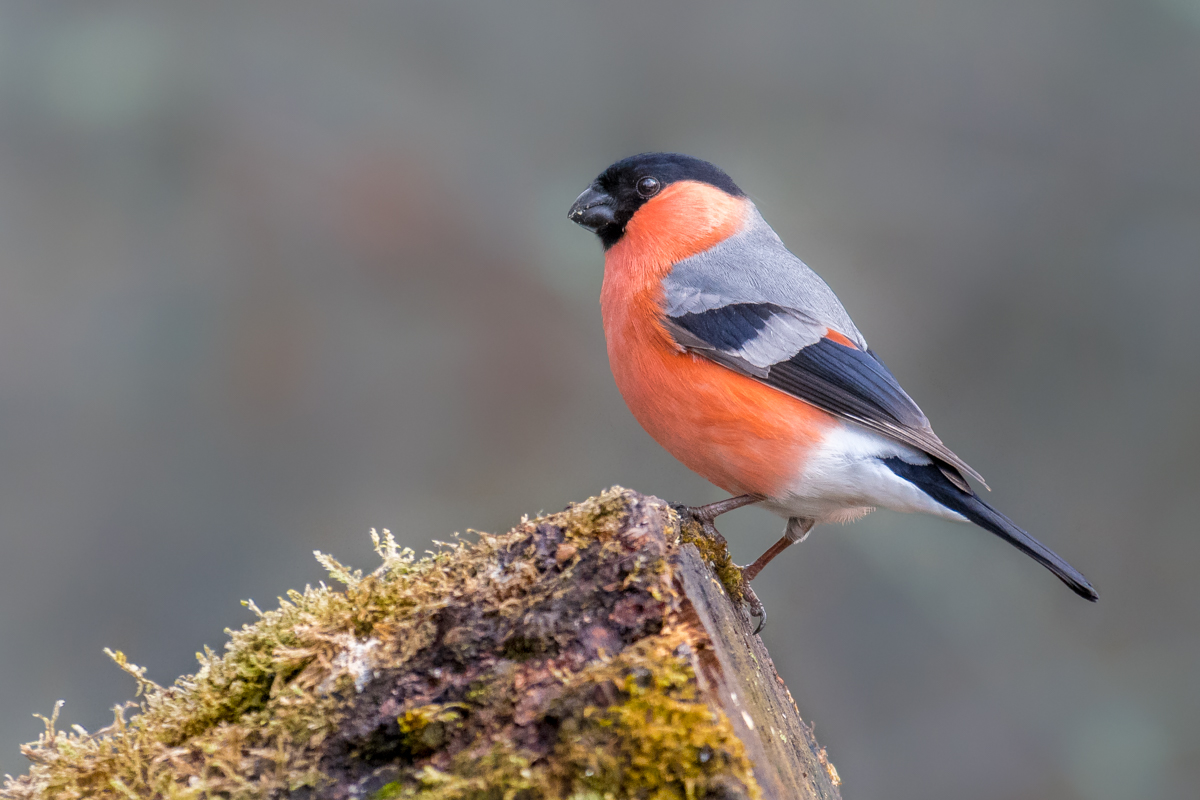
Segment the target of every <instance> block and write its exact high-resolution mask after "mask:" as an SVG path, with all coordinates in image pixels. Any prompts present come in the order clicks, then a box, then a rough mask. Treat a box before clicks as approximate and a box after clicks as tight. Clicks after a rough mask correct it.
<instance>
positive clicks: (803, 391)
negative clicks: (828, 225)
mask: <svg viewBox="0 0 1200 800" xmlns="http://www.w3.org/2000/svg"><path fill="white" fill-rule="evenodd" d="M797 319H801V320H803V319H804V315H802V314H800V312H794V311H792V310H791V309H786V308H783V307H781V306H777V305H775V304H772V303H732V304H730V305H726V306H722V307H720V308H715V309H711V310H709V311H703V312H699V313H692V314H682V315H680V316H676V317H671V316H667V317H665V324H666V327H667V330H668V331H669V332H670V333H671V334H672V336H673V337H674V338H675V341H676V342H678V343H679V344H680V345H681V346H682V347H684V348H686V349H688V350H691V351H694V352H695V353H697V354H698V355H701V356H704V357H705V358H708V359H710V360H712V361H715V362H716V363H718V364H721V365H722V366H725V367H728V368H730V369H733V370H735V371H737V372H740V373H742V374H743V375H748V376H750V377H752V378H755V379H756V380H759V381H762V382H763V383H765V384H767V385H768V386H772V387H774V388H776V389H779V390H780V391H782V392H786V393H787V394H790V395H792V396H793V397H797V398H799V399H801V400H804V401H805V402H807V403H812V404H813V405H814V406H816V407H818V408H820V409H823V410H825V411H828V412H829V413H831V414H833V415H835V416H838V417H841V418H842V419H846V420H849V421H851V422H854V423H857V424H859V425H862V426H863V427H864V428H869V429H871V430H873V431H877V432H879V433H882V434H883V435H884V436H887V437H889V438H891V439H895V440H896V441H899V442H903V443H904V444H907V445H911V446H912V447H915V448H917V449H918V450H921V451H923V452H925V453H927V454H928V455H930V456H932V457H933V458H934V459H935V460H936V461H937V462H938V466H939V468H941V470H942V472H944V473H945V475H946V477H947V478H948V479H949V480H950V481H951V482H952V483H954V485H955V486H957V487H958V488H960V489H962V490H963V491H970V486H969V485H968V484H967V482H966V480H965V479H963V477H962V475H960V474H959V470H961V471H962V472H965V473H966V474H968V475H970V476H971V477H973V478H975V479H976V480H977V481H979V482H980V483H982V484H983V485H984V486H987V483H986V482H984V480H983V478H982V477H981V476H980V475H979V473H978V472H976V471H975V470H973V469H971V467H970V466H969V465H968V464H967V463H966V462H965V461H963V460H962V459H961V458H959V457H958V456H956V455H955V454H954V453H953V452H951V450H950V448H948V447H946V445H944V444H943V443H942V440H941V439H939V438H938V437H937V434H935V433H934V432H933V428H931V427H930V425H929V420H928V419H927V418H926V417H925V414H924V413H922V411H921V409H920V408H919V407H918V406H917V404H916V403H915V402H913V399H912V398H911V397H909V396H908V394H907V393H906V392H905V391H904V390H903V389H901V388H900V384H899V383H897V381H896V379H895V378H894V377H893V376H892V373H891V372H889V371H888V368H887V367H886V366H884V364H883V362H882V361H880V360H879V359H878V358H877V357H876V356H875V354H874V353H872V352H871V351H870V350H867V351H866V352H864V351H862V350H859V349H858V348H856V347H851V346H848V345H844V344H841V343H839V342H836V341H834V340H833V339H829V338H826V337H824V336H823V335H821V333H823V332H824V331H823V330H822V331H821V333H814V330H813V327H814V326H812V325H811V324H803V323H801V324H796V322H795V320H797ZM766 337H771V341H769V342H767V341H763V340H764V339H765V338H766ZM789 338H790V341H789ZM814 339H815V341H814ZM750 353H753V354H754V355H755V356H757V358H749V357H748V354H750ZM764 354H767V358H766V359H764V358H762V356H763V355H764ZM775 358H777V359H778V360H773V359H775ZM766 360H772V363H768V364H764V363H763V362H764V361H766Z"/></svg>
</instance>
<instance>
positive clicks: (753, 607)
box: [742, 517, 816, 633]
mask: <svg viewBox="0 0 1200 800" xmlns="http://www.w3.org/2000/svg"><path fill="white" fill-rule="evenodd" d="M815 524H816V522H815V521H814V520H811V519H804V518H803V517H789V518H788V521H787V527H786V528H784V529H783V536H782V537H781V538H780V539H779V541H778V542H776V543H775V544H773V545H771V546H770V547H768V548H767V552H765V553H763V554H762V555H761V556H759V557H758V558H757V559H755V561H754V563H753V564H750V565H749V566H745V567H742V581H743V588H742V591H743V592H745V594H746V603H747V605H749V606H750V614H751V615H752V616H755V617H758V626H757V627H756V628H755V629H754V632H755V633H759V632H761V631H762V629H763V628H765V627H766V625H767V610H766V608H764V607H763V604H762V601H761V600H759V599H758V596H757V595H756V594H754V590H753V589H751V588H750V581H752V580H754V579H755V578H756V577H757V576H758V573H760V572H762V569H763V567H765V566H766V565H767V564H770V563H771V560H772V559H774V558H775V556H777V555H779V554H780V553H782V552H783V551H784V550H786V549H788V548H789V547H791V546H792V545H793V544H795V543H796V542H802V541H804V537H806V536H808V533H809V531H811V530H812V529H813V525H815Z"/></svg>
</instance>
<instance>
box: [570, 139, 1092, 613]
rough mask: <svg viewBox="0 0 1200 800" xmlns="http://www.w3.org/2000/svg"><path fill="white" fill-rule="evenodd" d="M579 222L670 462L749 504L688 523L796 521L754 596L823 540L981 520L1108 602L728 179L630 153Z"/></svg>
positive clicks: (611, 333) (620, 370)
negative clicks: (743, 514)
mask: <svg viewBox="0 0 1200 800" xmlns="http://www.w3.org/2000/svg"><path fill="white" fill-rule="evenodd" d="M568 218H569V219H570V220H571V221H572V222H576V223H578V224H579V225H581V226H583V227H584V228H587V229H588V230H590V231H592V232H594V233H595V234H596V235H597V236H598V237H599V238H600V242H601V243H602V244H603V246H604V253H605V255H604V284H603V288H602V290H601V294H600V308H601V312H602V315H603V318H604V334H605V337H606V339H607V342H608V358H609V364H610V365H611V367H612V372H613V376H614V377H615V378H616V382H617V386H618V388H619V389H620V390H621V394H622V395H623V396H624V398H625V402H626V403H627V404H628V405H629V409H630V410H631V411H632V412H633V415H634V416H635V417H636V418H637V420H638V422H640V423H641V425H642V427H643V428H645V429H646V431H647V432H648V433H649V434H650V435H651V436H652V437H654V439H655V440H656V441H658V443H659V444H661V445H662V446H663V447H665V448H666V449H667V450H668V451H669V452H670V453H671V454H672V455H674V456H675V457H676V458H678V459H679V460H680V461H682V462H683V463H684V464H685V465H686V466H688V467H689V468H691V469H692V470H693V471H695V472H697V473H699V474H700V475H702V476H704V477H705V478H707V479H708V480H709V481H711V482H713V483H714V484H716V485H717V486H719V487H721V488H722V489H725V490H726V491H728V492H731V493H732V494H734V495H736V496H735V497H733V498H730V499H729V500H725V501H722V502H720V503H713V504H710V505H708V506H702V507H699V508H695V509H686V510H687V511H688V512H689V513H691V514H692V515H693V516H694V517H695V518H696V519H697V520H698V521H699V522H701V524H702V525H703V526H704V527H705V530H706V531H708V532H709V534H710V535H715V536H719V534H718V533H717V532H716V528H715V527H714V526H713V525H712V521H713V519H714V518H715V517H716V516H717V515H719V514H722V513H724V512H726V511H729V510H732V509H734V508H738V507H740V506H743V505H747V504H750V503H755V502H761V503H762V504H763V505H764V506H765V507H766V508H768V509H770V510H772V511H774V512H775V513H778V514H779V515H780V516H782V517H784V518H786V519H787V526H786V528H785V531H784V534H783V538H781V539H780V540H779V541H778V542H777V543H776V544H774V545H773V546H772V547H771V548H770V549H768V550H767V552H765V553H763V555H762V556H761V557H760V558H759V559H758V560H757V561H755V562H754V563H753V564H751V565H749V566H747V567H744V568H743V577H744V578H745V579H746V581H747V586H748V581H750V580H752V579H753V578H754V576H756V575H757V574H758V573H759V571H760V570H761V569H762V568H763V567H764V566H766V564H767V562H769V561H770V560H771V559H773V558H774V557H775V556H777V555H779V553H781V552H782V551H783V550H784V549H786V548H787V547H788V546H789V545H791V544H792V543H794V542H798V541H801V540H802V539H804V537H805V536H807V535H808V532H809V531H810V530H811V529H812V527H813V526H814V525H816V524H818V523H823V522H844V521H847V520H852V519H855V518H857V517H860V516H863V515H864V514H867V513H869V512H870V511H872V510H873V509H874V508H875V507H878V506H882V507H884V508H891V509H894V510H897V511H919V512H924V513H927V514H933V515H936V516H939V517H944V518H947V519H953V520H958V521H963V522H968V521H969V522H973V523H975V524H976V525H978V526H980V527H981V528H984V529H986V530H988V531H991V532H992V533H994V534H996V535H997V536H999V537H1000V538H1002V539H1004V540H1005V541H1007V542H1009V543H1010V544H1012V545H1013V546H1015V547H1016V548H1018V549H1019V550H1021V551H1022V552H1024V553H1026V554H1027V555H1029V556H1031V557H1033V558H1034V559H1036V560H1037V561H1038V562H1039V563H1041V564H1042V565H1043V566H1045V567H1046V568H1047V569H1049V570H1050V571H1051V572H1053V573H1054V574H1055V575H1056V576H1057V577H1058V578H1059V579H1060V580H1061V581H1062V582H1063V583H1065V584H1066V585H1067V586H1069V587H1070V588H1071V589H1072V590H1073V591H1074V592H1075V593H1076V594H1078V595H1080V596H1081V597H1084V598H1086V599H1088V600H1096V599H1097V594H1096V591H1095V590H1094V589H1093V588H1092V586H1091V584H1089V583H1088V581H1087V579H1086V578H1084V577H1083V575H1081V574H1080V573H1079V572H1078V571H1077V570H1076V569H1075V568H1074V567H1072V566H1071V565H1070V564H1068V563H1067V562H1066V561H1064V560H1063V559H1062V558H1060V557H1059V556H1057V555H1056V554H1054V553H1053V552H1051V551H1050V550H1049V549H1048V548H1047V547H1045V546H1044V545H1042V544H1041V543H1040V542H1038V541H1036V540H1035V539H1034V538H1033V537H1031V536H1030V535H1029V534H1028V533H1026V532H1025V531H1023V530H1021V529H1020V528H1019V527H1017V526H1016V525H1015V524H1014V523H1013V522H1012V520H1010V519H1009V518H1008V517H1006V516H1004V515H1003V514H1001V513H1000V512H999V511H997V510H996V509H994V508H992V507H991V506H990V505H988V504H987V503H985V502H984V501H983V500H981V499H980V498H979V496H978V495H977V494H976V493H975V492H974V491H973V490H972V489H971V486H970V484H969V483H968V482H967V480H966V477H964V476H969V477H971V478H973V479H975V480H977V481H979V482H980V483H983V478H982V477H980V475H979V473H977V472H976V471H975V470H973V469H971V467H970V466H968V465H967V463H966V462H965V461H963V460H962V459H961V458H959V457H958V456H957V455H955V454H954V453H953V452H951V450H950V448H948V447H946V445H945V444H943V443H942V440H941V439H939V438H938V437H937V434H935V433H934V432H933V429H932V428H931V427H930V425H929V420H928V419H926V417H925V415H924V414H923V413H922V412H921V409H920V408H918V407H917V404H916V403H914V402H913V400H912V398H910V397H909V396H908V395H907V394H906V393H905V391H904V390H903V389H901V388H900V384H899V383H897V381H896V379H895V378H894V377H892V373H891V372H889V371H888V368H887V367H886V366H884V364H883V362H882V361H881V360H880V359H879V357H878V356H876V355H875V353H874V352H873V351H872V350H871V349H870V347H868V346H867V341H866V339H864V338H863V335H862V334H861V333H860V332H859V330H858V328H857V327H855V325H854V323H853V322H851V320H850V316H849V315H848V314H847V313H846V310H845V309H844V308H843V307H842V304H841V303H840V302H839V301H838V299H837V297H836V296H835V295H834V293H833V291H832V290H831V289H830V288H829V287H828V286H827V285H826V284H825V282H824V281H823V280H821V278H820V277H819V276H818V275H817V274H816V273H815V272H813V271H812V270H811V269H809V268H808V267H807V266H805V265H804V263H803V262H802V261H800V259H798V258H796V256H794V255H792V253H791V252H789V251H788V249H787V248H786V247H785V246H784V244H783V242H782V241H781V240H780V238H779V236H778V235H776V233H775V231H774V230H772V229H771V226H770V225H768V224H767V223H766V221H765V220H764V219H763V217H762V215H761V214H760V213H759V211H758V209H757V208H756V207H755V205H754V203H753V202H751V201H750V199H749V198H748V197H747V196H746V194H745V193H744V192H743V191H742V190H741V189H739V188H738V187H737V185H736V184H735V183H734V182H733V181H732V180H731V179H730V177H729V176H728V175H726V174H725V173H724V172H722V171H721V170H720V169H718V168H717V167H716V166H714V165H712V164H710V163H708V162H707V161H701V160H700V159H697V158H692V157H690V156H685V155H680V154H677V153H644V154H641V155H636V156H631V157H629V158H626V159H624V160H621V161H618V162H616V163H615V164H613V165H612V166H610V167H609V168H608V169H606V170H604V172H602V173H600V176H599V177H597V178H596V180H595V181H593V182H592V184H591V185H590V186H589V187H588V188H587V189H585V190H584V192H583V194H581V195H579V198H578V199H577V200H576V201H575V203H574V205H572V206H571V209H570V212H569V213H568ZM984 485H985V486H986V484H984ZM748 597H749V599H750V603H751V610H752V611H753V612H754V613H755V614H756V615H757V616H760V617H761V616H762V615H763V610H762V605H761V603H758V602H757V598H755V597H754V596H753V593H752V592H751V593H749V595H748ZM760 627H761V622H760Z"/></svg>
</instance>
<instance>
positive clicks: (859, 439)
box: [763, 423, 966, 523]
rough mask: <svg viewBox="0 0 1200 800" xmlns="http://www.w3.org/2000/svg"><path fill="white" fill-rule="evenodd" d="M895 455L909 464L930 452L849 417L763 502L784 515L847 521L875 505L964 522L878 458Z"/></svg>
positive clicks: (921, 461)
mask: <svg viewBox="0 0 1200 800" xmlns="http://www.w3.org/2000/svg"><path fill="white" fill-rule="evenodd" d="M895 456H898V457H900V458H901V459H903V460H904V461H907V462H908V463H910V464H929V463H932V462H931V460H930V458H929V456H927V455H925V454H924V453H922V452H921V451H919V450H917V449H915V448H913V447H909V446H908V445H906V444H901V443H900V442H897V441H894V440H892V439H888V438H887V437H885V436H882V435H880V434H878V433H875V432H873V431H869V430H867V429H866V428H861V427H859V426H858V425H855V424H853V423H844V424H842V425H839V426H838V427H837V428H836V429H835V430H834V431H832V432H831V433H830V434H829V435H828V436H826V437H825V441H824V442H823V443H822V444H821V446H820V447H819V448H818V449H817V451H816V452H815V453H812V454H811V455H810V456H809V458H808V460H807V461H806V462H805V464H804V468H803V470H802V471H801V472H800V474H799V475H797V476H796V479H795V480H794V481H792V483H791V485H789V486H788V487H787V488H786V490H785V491H784V493H782V494H781V495H779V496H777V497H771V498H768V499H767V501H766V502H765V503H763V505H764V506H765V507H766V508H768V509H770V510H772V511H774V512H775V513H777V514H779V515H781V516H784V517H804V518H806V519H811V520H815V521H816V522H818V523H823V522H848V521H850V520H853V519H857V518H859V517H861V516H863V515H865V514H868V513H870V512H871V511H873V510H874V509H876V508H890V509H892V510H894V511H911V512H920V513H924V514H933V515H935V516H939V517H945V518H946V519H952V520H957V521H959V522H966V518H965V517H963V516H962V515H961V514H959V513H957V512H955V511H951V510H950V509H948V508H946V507H945V506H943V505H942V504H941V503H938V502H936V501H935V500H934V499H933V498H932V497H930V496H929V495H927V494H925V493H924V492H923V491H921V490H920V489H918V488H917V487H916V486H914V485H912V484H911V483H909V482H908V481H906V480H904V479H903V478H901V477H900V476H899V475H897V474H896V473H894V472H892V471H891V470H890V469H888V467H887V465H886V464H884V463H883V461H882V460H881V459H885V458H892V457H895Z"/></svg>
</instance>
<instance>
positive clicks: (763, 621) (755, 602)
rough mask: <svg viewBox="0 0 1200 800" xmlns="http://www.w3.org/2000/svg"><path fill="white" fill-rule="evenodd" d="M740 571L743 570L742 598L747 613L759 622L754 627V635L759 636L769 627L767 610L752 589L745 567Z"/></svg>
mask: <svg viewBox="0 0 1200 800" xmlns="http://www.w3.org/2000/svg"><path fill="white" fill-rule="evenodd" d="M740 569H741V570H742V598H743V599H744V600H745V601H746V611H747V612H748V613H749V614H750V616H752V617H754V618H755V619H757V620H758V624H757V625H755V626H754V635H755V636H757V635H758V634H760V633H762V629H763V628H765V627H767V608H766V606H764V605H763V602H762V600H759V599H758V595H757V594H755V593H754V590H753V589H751V588H750V581H749V579H747V578H746V575H745V567H740Z"/></svg>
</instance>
